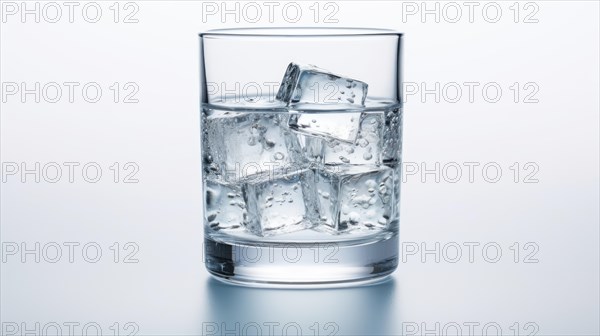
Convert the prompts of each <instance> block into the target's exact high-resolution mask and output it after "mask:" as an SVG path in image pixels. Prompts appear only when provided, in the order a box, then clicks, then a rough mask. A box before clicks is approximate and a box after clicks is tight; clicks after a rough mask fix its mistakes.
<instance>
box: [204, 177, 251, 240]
mask: <svg viewBox="0 0 600 336" xmlns="http://www.w3.org/2000/svg"><path fill="white" fill-rule="evenodd" d="M204 190H205V195H204V197H205V202H204V204H205V208H204V218H205V222H206V224H207V225H208V227H209V228H210V229H212V230H215V231H218V230H225V229H240V230H242V229H243V227H242V223H243V222H244V218H245V217H246V202H245V201H244V199H243V198H242V190H241V188H240V186H239V185H236V184H227V183H220V182H216V181H210V180H207V181H206V182H205V185H204Z"/></svg>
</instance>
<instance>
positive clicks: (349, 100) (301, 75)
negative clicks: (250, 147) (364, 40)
mask: <svg viewBox="0 0 600 336" xmlns="http://www.w3.org/2000/svg"><path fill="white" fill-rule="evenodd" d="M367 89H368V85H367V84H366V83H364V82H361V81H359V80H356V79H351V78H345V77H343V76H340V75H337V74H334V73H332V72H330V71H328V70H325V69H321V68H318V67H316V66H314V65H299V64H296V63H290V64H289V65H288V67H287V69H286V71H285V75H284V76H283V80H282V81H281V86H280V87H279V91H278V92H277V95H276V96H275V98H276V99H277V100H280V101H283V102H285V103H287V104H288V106H293V105H295V104H318V105H334V106H336V108H338V107H337V106H338V105H340V104H343V105H351V106H352V105H354V106H359V107H361V106H364V103H365V99H366V98H367ZM321 107H322V106H321Z"/></svg>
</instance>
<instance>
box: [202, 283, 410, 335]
mask: <svg viewBox="0 0 600 336" xmlns="http://www.w3.org/2000/svg"><path fill="white" fill-rule="evenodd" d="M395 285H396V284H395V280H394V278H391V279H389V280H387V281H385V282H383V283H380V284H376V285H371V286H361V287H353V288H334V289H265V288H249V287H240V286H233V285H228V284H224V283H221V282H219V281H218V280H215V279H213V278H210V279H209V280H208V281H207V283H206V286H207V292H208V308H209V316H210V322H205V323H203V326H202V329H203V330H202V332H203V334H206V335H211V334H212V335H221V334H223V335H225V334H236V335H282V334H283V335H286V334H287V335H378V334H390V333H392V331H391V328H392V321H391V320H390V318H391V317H392V316H394V315H398V314H394V312H393V310H394V307H393V300H394V290H395ZM395 317H396V319H399V318H400V316H395Z"/></svg>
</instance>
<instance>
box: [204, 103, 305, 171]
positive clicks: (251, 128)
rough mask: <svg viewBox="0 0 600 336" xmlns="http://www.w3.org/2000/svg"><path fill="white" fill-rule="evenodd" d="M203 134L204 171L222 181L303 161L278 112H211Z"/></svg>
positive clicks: (282, 117) (284, 120) (292, 136)
mask: <svg viewBox="0 0 600 336" xmlns="http://www.w3.org/2000/svg"><path fill="white" fill-rule="evenodd" d="M285 117H287V113H286V116H285ZM203 135H204V136H203V153H204V157H203V160H204V167H205V170H206V173H207V174H208V175H209V176H213V175H214V176H217V177H218V178H219V179H220V180H222V181H226V182H236V181H240V180H243V179H244V178H246V177H248V176H252V175H254V174H261V173H263V172H270V171H273V170H276V169H281V168H284V167H289V166H295V165H298V164H300V163H301V162H303V158H302V154H301V153H300V151H301V147H300V144H299V143H298V139H297V138H296V136H295V135H294V134H292V132H291V131H290V130H289V128H288V127H287V119H285V118H284V116H282V115H281V114H277V113H259V112H246V113H242V112H229V111H227V112H220V113H214V114H212V115H209V116H208V117H206V119H205V125H204V134H203Z"/></svg>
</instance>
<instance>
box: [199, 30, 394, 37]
mask: <svg viewBox="0 0 600 336" xmlns="http://www.w3.org/2000/svg"><path fill="white" fill-rule="evenodd" d="M402 35H403V33H401V32H398V31H395V30H392V29H386V28H353V27H340V28H338V27H251V28H219V29H211V30H207V31H204V32H202V33H199V36H200V37H204V36H208V37H211V36H214V37H313V38H319V37H369V36H402Z"/></svg>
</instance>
